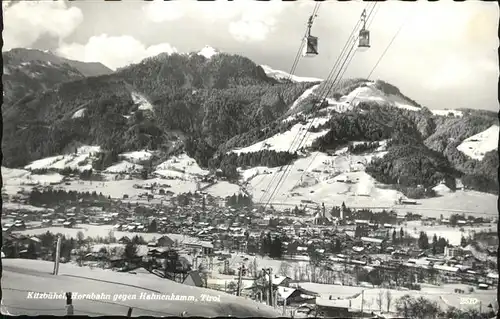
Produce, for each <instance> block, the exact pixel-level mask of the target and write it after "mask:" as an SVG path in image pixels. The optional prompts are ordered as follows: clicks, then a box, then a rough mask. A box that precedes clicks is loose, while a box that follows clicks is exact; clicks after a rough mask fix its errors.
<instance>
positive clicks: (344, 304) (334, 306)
mask: <svg viewBox="0 0 500 319" xmlns="http://www.w3.org/2000/svg"><path fill="white" fill-rule="evenodd" d="M316 307H317V308H316V311H317V313H316V316H317V317H319V316H321V317H333V318H348V317H351V316H350V314H349V309H350V308H351V300H349V299H333V298H332V296H329V297H328V298H325V297H323V296H322V297H316Z"/></svg>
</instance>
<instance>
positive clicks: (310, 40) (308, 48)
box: [302, 15, 318, 57]
mask: <svg viewBox="0 0 500 319" xmlns="http://www.w3.org/2000/svg"><path fill="white" fill-rule="evenodd" d="M315 17H316V15H312V16H310V17H309V21H308V22H307V33H306V37H305V39H304V41H305V43H304V49H303V52H302V55H303V56H305V57H314V56H317V55H318V37H313V36H312V35H311V28H312V25H313V22H314V18H315Z"/></svg>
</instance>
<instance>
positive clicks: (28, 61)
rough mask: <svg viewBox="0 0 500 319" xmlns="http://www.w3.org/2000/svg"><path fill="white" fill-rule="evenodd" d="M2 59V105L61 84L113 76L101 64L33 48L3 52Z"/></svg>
mask: <svg viewBox="0 0 500 319" xmlns="http://www.w3.org/2000/svg"><path fill="white" fill-rule="evenodd" d="M2 58H3V78H2V83H3V85H4V88H3V90H4V92H5V94H4V101H3V105H7V104H10V103H14V102H16V101H17V100H19V99H21V98H22V97H24V96H25V95H27V94H34V93H37V92H40V91H43V90H46V89H49V88H52V87H53V86H55V85H56V84H60V83H62V82H68V81H74V80H78V79H82V78H84V77H87V76H96V75H102V74H110V73H112V71H111V70H110V69H109V68H107V67H105V66H104V65H102V64H101V63H87V62H80V61H73V60H68V59H64V58H61V57H59V56H56V55H54V54H53V53H51V52H43V51H39V50H32V49H21V48H18V49H12V50H10V51H7V52H2ZM2 109H4V108H3V107H2Z"/></svg>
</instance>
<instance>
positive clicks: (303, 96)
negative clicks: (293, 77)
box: [290, 84, 319, 110]
mask: <svg viewBox="0 0 500 319" xmlns="http://www.w3.org/2000/svg"><path fill="white" fill-rule="evenodd" d="M318 87H319V84H316V85H314V86H312V87H310V88H309V89H307V90H306V91H305V92H304V93H302V95H301V96H299V98H298V99H296V100H295V102H293V104H292V106H291V107H290V110H293V109H294V108H295V107H296V106H297V105H299V103H300V102H302V101H303V100H304V99H305V98H307V97H308V96H309V95H311V94H312V93H313V92H314V90H316V89H317V88H318Z"/></svg>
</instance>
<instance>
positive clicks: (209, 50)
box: [198, 45, 219, 59]
mask: <svg viewBox="0 0 500 319" xmlns="http://www.w3.org/2000/svg"><path fill="white" fill-rule="evenodd" d="M218 53H219V51H217V50H216V49H214V48H212V47H211V46H209V45H206V46H205V47H204V48H203V49H201V50H200V51H199V52H198V55H203V56H204V57H205V58H207V59H210V58H211V57H213V56H214V55H216V54H218Z"/></svg>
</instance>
